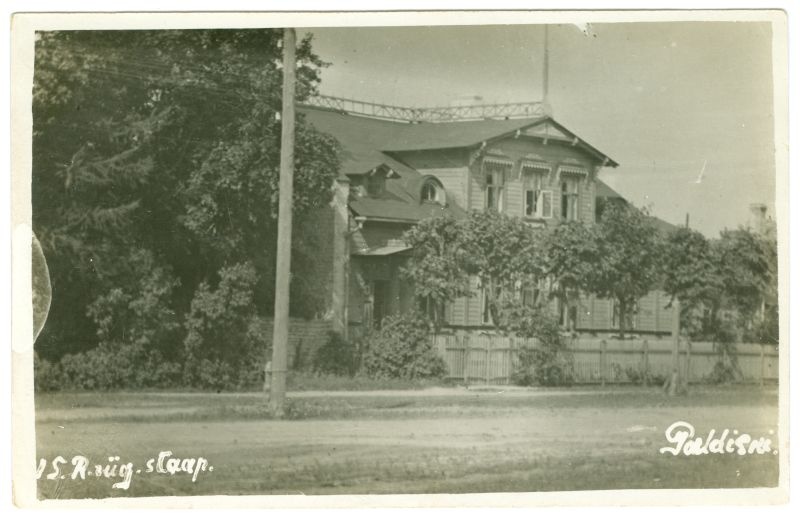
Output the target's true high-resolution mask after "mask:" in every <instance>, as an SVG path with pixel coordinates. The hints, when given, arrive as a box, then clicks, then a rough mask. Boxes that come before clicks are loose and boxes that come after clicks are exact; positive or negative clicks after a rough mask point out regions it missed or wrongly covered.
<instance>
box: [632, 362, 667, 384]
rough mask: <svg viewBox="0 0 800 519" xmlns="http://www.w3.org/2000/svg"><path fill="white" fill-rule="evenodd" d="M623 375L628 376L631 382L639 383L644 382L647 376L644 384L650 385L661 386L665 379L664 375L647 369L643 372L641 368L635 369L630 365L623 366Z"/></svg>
mask: <svg viewBox="0 0 800 519" xmlns="http://www.w3.org/2000/svg"><path fill="white" fill-rule="evenodd" d="M625 376H626V377H627V378H628V381H629V382H630V383H631V384H641V383H643V382H645V378H647V381H646V384H648V385H652V386H663V385H664V382H666V380H667V377H665V376H664V375H659V374H658V373H650V372H649V371H648V372H647V373H645V372H644V370H642V369H636V368H633V367H630V366H628V367H627V368H625Z"/></svg>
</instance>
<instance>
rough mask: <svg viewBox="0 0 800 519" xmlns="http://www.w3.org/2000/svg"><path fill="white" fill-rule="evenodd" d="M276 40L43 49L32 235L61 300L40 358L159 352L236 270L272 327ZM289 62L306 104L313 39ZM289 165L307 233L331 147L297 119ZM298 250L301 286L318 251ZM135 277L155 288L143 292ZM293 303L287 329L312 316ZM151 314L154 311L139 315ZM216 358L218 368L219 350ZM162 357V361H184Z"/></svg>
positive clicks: (312, 302) (323, 188)
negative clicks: (244, 273) (243, 271)
mask: <svg viewBox="0 0 800 519" xmlns="http://www.w3.org/2000/svg"><path fill="white" fill-rule="evenodd" d="M281 34H282V31H281V30H280V29H254V30H185V31H181V30H176V31H161V30H159V31H57V32H42V33H38V34H37V42H36V48H35V70H34V88H33V178H32V203H33V227H34V231H35V233H36V235H37V237H38V238H39V240H40V242H41V244H42V249H43V251H44V254H45V256H46V257H47V260H48V266H49V267H50V271H51V278H52V282H53V286H54V289H55V291H54V293H55V296H56V297H54V299H53V302H52V307H51V311H50V315H49V318H48V323H47V326H46V327H45V330H44V331H43V333H42V335H41V337H40V338H39V340H38V341H37V344H36V347H37V350H38V352H39V353H40V354H41V355H42V356H43V357H46V358H48V359H50V360H54V359H58V358H59V357H61V356H63V355H64V354H67V353H71V352H77V351H83V350H87V349H92V348H94V347H95V346H97V345H99V344H100V343H103V344H105V345H106V346H109V345H111V344H112V343H113V344H138V343H139V342H141V343H142V344H143V345H144V346H145V347H146V348H151V347H152V348H161V347H162V346H163V343H164V342H165V341H166V337H167V336H171V335H170V334H172V333H173V332H175V333H177V332H179V331H180V330H181V328H180V326H181V325H184V328H185V323H184V318H185V316H186V314H188V313H189V312H190V311H191V304H192V301H193V300H194V299H195V296H196V293H197V292H198V290H199V287H200V284H201V283H203V282H204V280H213V279H215V278H216V277H217V276H218V273H219V272H220V271H221V269H223V268H227V267H229V266H230V265H237V264H242V263H246V262H249V263H250V264H251V265H252V267H253V268H254V269H255V271H256V273H257V276H256V286H254V287H253V289H254V296H253V304H254V305H256V306H258V308H259V309H260V311H261V312H262V315H263V314H266V313H267V312H270V310H271V307H272V304H273V299H274V298H273V284H272V281H273V280H274V261H275V260H274V257H275V245H274V244H275V213H276V202H277V179H278V162H279V142H280V121H278V120H277V119H276V117H275V113H276V112H277V111H279V110H280V106H281V89H280V84H281V80H282V72H281V69H280V57H281V51H280V49H279V47H278V43H279V41H280V39H281ZM297 59H298V70H297V77H298V86H297V96H298V99H299V100H301V101H302V100H303V99H305V98H306V97H307V96H309V95H311V94H313V93H314V92H315V91H316V86H317V84H318V82H319V72H320V69H321V68H322V67H324V66H325V65H326V64H325V63H323V62H322V61H321V60H320V59H319V58H318V57H317V56H316V55H315V54H314V53H313V51H312V49H311V41H310V39H308V38H306V39H304V40H303V41H301V42H300V43H299V44H298V49H297ZM295 157H296V163H295V181H294V185H295V188H294V194H295V197H294V202H295V220H296V221H302V220H303V218H304V217H305V216H306V215H308V214H311V213H312V212H314V211H317V210H318V208H321V207H325V206H326V204H327V203H328V201H329V200H330V196H331V189H330V187H331V185H332V181H333V179H334V178H335V176H336V174H337V169H338V164H339V163H338V158H337V157H338V146H337V144H336V143H335V141H334V140H333V139H332V138H331V137H329V136H326V135H323V134H320V133H318V132H317V131H316V130H315V129H314V128H313V127H312V126H311V125H309V124H307V123H306V122H305V120H304V119H303V117H302V114H300V115H298V119H297V139H296V149H295ZM303 235H304V233H297V235H296V236H297V237H298V239H297V240H295V242H294V243H293V267H294V268H293V274H295V275H294V276H293V279H295V280H296V279H302V278H303V277H304V276H303V274H304V272H306V271H308V270H309V269H313V268H315V267H314V262H312V261H309V258H311V257H313V255H314V251H315V250H318V247H317V245H316V244H315V243H304V241H303V239H302V237H303ZM143 258H146V259H143ZM141 264H148V265H149V267H150V268H151V269H152V270H153V272H154V273H157V274H153V275H146V276H143V272H146V269H145V270H143V269H142V268H140V266H139V265H141ZM156 275H157V276H161V278H160V279H161V280H162V281H163V282H164V285H163V287H162V288H161V289H159V288H158V287H157V285H158V283H159V281H158V279H157V278H156V277H154V276H156ZM291 290H292V295H293V296H296V297H292V307H291V308H290V311H291V312H292V313H293V315H309V314H314V313H315V312H319V310H320V297H319V291H318V290H314V289H313V288H311V287H307V286H303V285H302V284H301V285H298V284H296V283H292V287H291ZM150 302H153V303H154V304H155V307H154V308H153V309H146V307H147V306H148V305H149V304H150ZM90 307H91V310H90V311H89V312H88V313H87V308H90ZM194 315H195V317H196V316H197V315H199V314H197V313H196V312H195V314H194ZM161 318H164V322H163V325H156V324H155V323H157V322H158V321H159V319H161ZM147 322H150V323H153V325H154V328H153V332H152V335H147V334H146V333H145V332H144V330H145V328H147V325H146V323H147ZM193 327H196V324H195V325H193ZM205 328H206V329H208V326H206V327H205ZM132 331H133V332H134V333H135V335H136V338H133V339H131V338H130V335H129V334H130V333H131V332H132ZM123 334H124V340H123ZM137 341H138V342H137ZM171 342H172V343H173V344H178V345H179V344H180V342H181V341H180V338H177V339H172V340H171ZM210 347H211V346H210ZM213 347H215V348H217V349H219V350H221V351H222V352H224V351H225V350H227V349H228V344H227V343H226V342H225V341H222V342H220V343H218V344H216V346H213ZM167 349H168V348H167ZM167 349H164V351H163V353H164V355H166V356H167V357H170V358H173V357H179V356H180V354H181V353H182V352H181V351H180V349H179V348H173V351H167Z"/></svg>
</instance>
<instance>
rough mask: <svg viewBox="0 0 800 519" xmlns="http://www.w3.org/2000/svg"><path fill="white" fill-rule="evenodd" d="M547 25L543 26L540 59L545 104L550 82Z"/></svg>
mask: <svg viewBox="0 0 800 519" xmlns="http://www.w3.org/2000/svg"><path fill="white" fill-rule="evenodd" d="M547 27H548V26H547V25H545V26H544V60H543V61H542V65H543V67H542V102H543V103H544V104H545V105H547V98H548V88H549V84H548V83H549V82H550V77H549V75H550V53H549V51H548V48H547V40H548V38H547Z"/></svg>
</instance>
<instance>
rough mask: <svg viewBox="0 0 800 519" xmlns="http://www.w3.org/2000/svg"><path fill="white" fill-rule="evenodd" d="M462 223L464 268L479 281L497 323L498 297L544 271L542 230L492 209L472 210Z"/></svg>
mask: <svg viewBox="0 0 800 519" xmlns="http://www.w3.org/2000/svg"><path fill="white" fill-rule="evenodd" d="M464 226H465V228H466V230H465V233H464V243H465V248H466V250H468V251H469V261H468V262H467V270H468V272H469V273H470V274H472V275H475V276H477V278H478V280H479V281H480V285H481V287H482V289H483V290H484V291H485V294H486V297H487V301H488V304H489V312H490V315H491V317H492V321H493V322H494V324H495V326H496V327H497V326H498V325H499V324H500V321H501V318H502V315H501V312H500V302H501V299H502V298H503V297H508V296H509V294H513V293H514V292H515V291H516V289H517V288H519V287H520V286H521V285H522V284H524V283H526V282H528V283H530V282H533V281H535V280H536V279H538V278H539V277H541V276H543V275H544V273H545V270H544V260H543V257H542V253H541V252H542V242H543V237H542V233H541V232H539V231H537V230H535V229H533V228H531V227H529V226H528V225H526V224H525V223H524V222H523V221H522V220H521V219H519V218H513V217H510V216H507V215H505V214H500V213H497V212H494V211H485V212H483V211H472V212H470V214H469V218H468V219H467V220H466V221H465V222H464Z"/></svg>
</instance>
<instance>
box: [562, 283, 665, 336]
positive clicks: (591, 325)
mask: <svg viewBox="0 0 800 519" xmlns="http://www.w3.org/2000/svg"><path fill="white" fill-rule="evenodd" d="M668 302H669V296H667V295H666V294H665V293H664V292H662V291H660V290H653V291H652V292H650V293H648V294H647V295H646V296H644V297H643V298H641V299H640V300H639V310H638V312H637V314H636V316H635V318H634V323H633V324H634V326H633V329H632V330H630V332H632V333H648V334H650V333H654V334H669V333H671V332H672V309H670V308H664V307H665V306H666V305H667V303H668ZM576 327H577V329H578V330H579V331H597V332H614V331H616V329H617V326H616V325H615V324H614V303H613V302H612V301H611V300H610V299H600V298H597V297H594V296H587V297H583V298H582V299H581V301H580V302H579V304H578V322H577V323H576Z"/></svg>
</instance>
